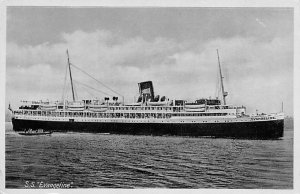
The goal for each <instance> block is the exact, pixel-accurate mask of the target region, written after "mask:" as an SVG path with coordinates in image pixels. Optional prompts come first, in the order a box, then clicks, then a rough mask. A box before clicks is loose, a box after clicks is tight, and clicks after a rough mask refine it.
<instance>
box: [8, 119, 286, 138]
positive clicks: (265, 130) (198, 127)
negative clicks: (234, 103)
mask: <svg viewBox="0 0 300 194" xmlns="http://www.w3.org/2000/svg"><path fill="white" fill-rule="evenodd" d="M12 123H13V129H14V130H15V131H23V130H24V129H29V128H31V129H33V130H34V129H40V128H41V129H44V130H48V131H56V132H68V131H72V132H92V133H110V134H131V135H170V136H173V135H174V136H193V137H201V136H211V137H229V138H243V139H277V138H280V137H283V119H282V120H276V121H259V122H232V123H96V122H61V121H36V120H21V119H15V118H13V119H12Z"/></svg>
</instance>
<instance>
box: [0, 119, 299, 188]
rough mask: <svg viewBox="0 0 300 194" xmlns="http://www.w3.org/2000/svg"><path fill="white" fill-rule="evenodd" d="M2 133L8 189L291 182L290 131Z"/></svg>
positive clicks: (265, 185)
mask: <svg viewBox="0 0 300 194" xmlns="http://www.w3.org/2000/svg"><path fill="white" fill-rule="evenodd" d="M5 131H6V134H5V137H6V138H5V141H6V142H5V144H6V148H5V149H6V154H5V169H6V174H5V175H6V188H22V189H24V188H31V189H33V188H47V187H48V188H50V187H51V185H52V186H53V185H55V184H56V185H59V186H61V185H67V186H68V187H71V188H232V189H233V188H234V189H248V188H251V189H292V188H293V130H291V129H290V130H285V134H284V137H283V138H282V139H279V140H237V139H215V138H190V137H161V136H131V135H104V134H93V133H53V134H52V135H47V136H32V137H30V136H21V135H19V134H17V133H15V132H14V131H12V126H11V123H6V130H5Z"/></svg>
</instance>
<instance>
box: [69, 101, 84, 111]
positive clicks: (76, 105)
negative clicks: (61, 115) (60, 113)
mask: <svg viewBox="0 0 300 194" xmlns="http://www.w3.org/2000/svg"><path fill="white" fill-rule="evenodd" d="M67 107H68V110H70V111H83V110H84V104H83V103H82V102H72V103H71V104H68V106H67Z"/></svg>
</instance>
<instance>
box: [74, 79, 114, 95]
mask: <svg viewBox="0 0 300 194" xmlns="http://www.w3.org/2000/svg"><path fill="white" fill-rule="evenodd" d="M73 81H75V80H73ZM75 82H76V83H77V84H80V85H83V86H85V87H87V88H90V89H92V90H95V91H97V92H101V93H102V94H105V95H108V96H111V97H113V95H111V94H108V93H106V92H103V91H101V90H98V89H95V88H93V87H91V86H88V85H86V84H84V83H81V82H78V81H75Z"/></svg>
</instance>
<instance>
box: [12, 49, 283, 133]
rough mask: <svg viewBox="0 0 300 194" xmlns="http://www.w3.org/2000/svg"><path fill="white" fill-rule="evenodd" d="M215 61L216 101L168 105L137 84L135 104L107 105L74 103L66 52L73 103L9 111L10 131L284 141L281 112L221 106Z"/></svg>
mask: <svg viewBox="0 0 300 194" xmlns="http://www.w3.org/2000/svg"><path fill="white" fill-rule="evenodd" d="M217 56H218V69H219V72H218V74H219V76H220V88H221V92H222V93H221V94H222V96H221V99H219V98H218V97H216V98H213V99H212V98H200V99H197V100H196V101H194V102H188V101H186V100H182V99H172V100H170V99H169V98H167V97H166V96H160V95H155V93H154V87H153V84H152V81H144V82H141V83H139V84H138V86H139V97H138V99H137V100H136V101H135V102H134V103H131V104H125V103H124V98H123V101H122V102H119V97H120V96H119V97H118V96H114V97H112V98H111V100H110V98H109V97H105V98H104V99H103V100H81V101H78V100H76V98H75V95H74V86H73V81H72V73H71V65H72V66H75V65H73V64H71V63H70V60H69V54H68V52H67V57H68V63H67V65H68V69H69V71H68V72H69V73H68V74H69V77H70V83H71V89H72V97H73V100H70V101H67V100H65V99H64V100H62V101H56V102H49V101H30V102H29V101H22V103H23V104H22V105H21V106H20V107H19V108H18V109H17V110H12V108H11V106H10V105H9V109H10V110H11V112H12V124H13V129H14V130H15V131H24V130H28V129H32V130H36V129H44V130H49V131H54V132H68V131H73V132H93V133H103V134H104V133H105V134H131V135H166V136H192V137H222V138H246V139H277V138H280V137H283V125H284V124H283V123H284V114H283V112H280V113H272V114H264V113H261V114H258V113H256V114H250V115H248V114H246V108H245V107H244V106H232V105H227V104H226V96H227V95H228V93H227V92H225V91H224V85H223V76H222V71H221V65H220V59H219V53H218V50H217ZM75 67H76V66H75ZM84 73H86V72H84Z"/></svg>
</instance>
